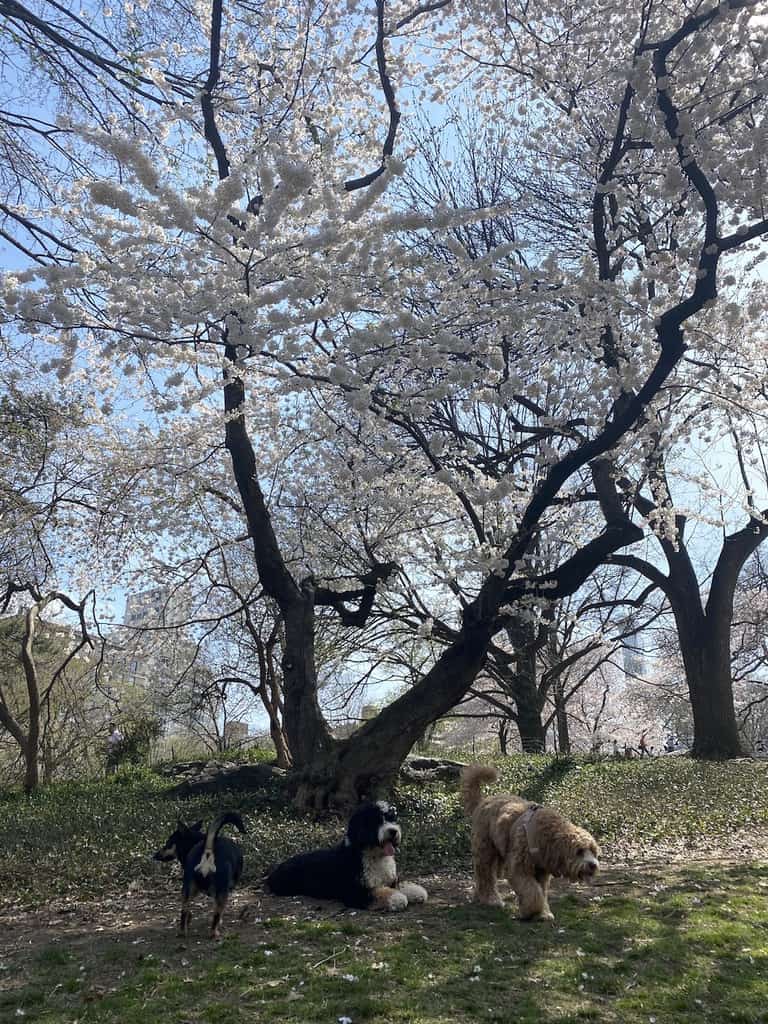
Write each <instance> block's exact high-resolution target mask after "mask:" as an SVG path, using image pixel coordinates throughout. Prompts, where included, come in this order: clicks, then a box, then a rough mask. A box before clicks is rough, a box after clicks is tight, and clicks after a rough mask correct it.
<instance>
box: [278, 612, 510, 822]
mask: <svg viewBox="0 0 768 1024" xmlns="http://www.w3.org/2000/svg"><path fill="white" fill-rule="evenodd" d="M286 634H287V631H286ZM490 639H491V630H490V629H489V628H487V627H484V628H471V627H469V626H465V627H464V631H463V636H462V638H461V640H458V641H456V643H454V644H453V645H452V646H451V647H449V648H447V649H446V650H445V651H444V652H443V654H442V655H441V656H440V657H439V658H438V659H437V661H436V662H435V664H434V665H433V667H432V668H431V669H430V671H429V672H428V673H427V674H426V675H425V676H424V677H423V678H422V679H421V680H420V681H419V682H418V683H416V685H415V686H413V687H411V688H410V689H409V690H407V691H406V692H405V693H404V694H403V695H402V696H401V697H398V699H397V700H395V701H393V702H392V704H389V705H388V706H387V707H385V708H384V709H383V710H382V711H380V712H379V714H378V715H376V717H375V718H372V719H370V720H369V721H367V722H365V723H364V724H363V725H362V726H361V727H360V728H359V729H358V730H357V731H356V732H354V733H353V734H352V735H351V736H350V737H349V738H348V739H345V740H334V739H330V742H329V743H326V744H324V745H322V746H321V745H318V746H317V748H316V752H315V755H314V757H312V758H311V760H310V761H309V763H307V764H306V765H305V766H301V769H300V772H299V785H298V790H297V793H296V803H297V804H298V806H299V807H301V808H304V809H307V810H314V811H318V810H324V809H326V808H329V807H337V808H347V807H349V806H353V805H354V804H356V803H357V802H358V801H360V800H362V799H376V798H378V797H379V796H384V795H386V794H387V793H388V792H389V790H390V789H391V787H392V785H393V784H394V781H395V778H396V776H397V773H398V771H399V769H400V765H401V764H402V763H403V761H404V760H405V758H406V757H407V755H408V754H409V753H410V752H411V750H412V748H413V747H414V745H415V744H416V742H417V741H418V740H419V738H420V737H421V736H422V735H423V733H424V730H425V729H426V728H427V726H428V725H430V723H432V722H434V721H435V720H436V719H437V718H440V717H441V716H442V715H444V714H447V712H448V711H450V710H451V708H453V707H455V705H456V704H457V703H458V702H459V700H460V699H461V698H462V697H463V696H464V694H465V693H466V691H467V690H468V689H469V687H470V685H471V683H472V681H473V680H474V679H475V677H476V676H477V674H478V672H479V671H480V669H481V668H482V665H483V662H484V660H485V656H486V652H487V650H488V644H489V643H490ZM287 708H288V705H287V691H286V718H287ZM299 711H300V707H299ZM312 716H313V712H312V710H311V709H310V712H309V719H310V725H309V728H310V729H311V727H312V726H311V719H312ZM292 749H293V748H292ZM294 765H295V766H296V767H299V766H297V765H296V762H295V761H294Z"/></svg>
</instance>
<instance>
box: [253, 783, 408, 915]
mask: <svg viewBox="0 0 768 1024" xmlns="http://www.w3.org/2000/svg"><path fill="white" fill-rule="evenodd" d="M399 845H400V826H399V825H398V823H397V816H396V814H395V810H394V808H393V807H390V806H389V804H387V803H385V802H384V801H383V800H382V801H379V802H378V803H366V804H362V805H361V806H360V807H358V809H357V810H356V811H355V813H354V814H353V815H352V817H351V818H350V819H349V824H348V825H347V833H346V835H345V836H344V839H342V841H341V842H340V843H339V844H338V845H337V846H333V847H331V848H330V849H326V850H310V851H309V852H308V853H300V854H297V856H295V857H291V858H290V860H287V861H285V862H284V863H282V864H279V865H278V866H277V867H276V868H274V869H273V871H272V872H271V873H270V874H269V875H267V877H266V879H265V881H266V884H267V887H268V888H269V889H270V890H271V891H272V892H273V893H274V894H275V895H276V896H311V897H314V898H316V899H325V900H340V901H341V902H342V903H344V904H346V906H348V907H359V908H360V909H368V910H404V909H405V908H406V907H407V906H408V904H409V903H425V902H426V900H427V892H426V889H423V888H422V887H421V886H420V885H416V884H414V883H413V882H401V881H400V880H399V879H398V877H397V864H396V861H395V855H396V852H397V848H398V846H399Z"/></svg>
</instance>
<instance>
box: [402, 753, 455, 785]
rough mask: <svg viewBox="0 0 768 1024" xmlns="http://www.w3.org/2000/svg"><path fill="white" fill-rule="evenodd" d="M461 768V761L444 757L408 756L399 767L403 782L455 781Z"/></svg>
mask: <svg viewBox="0 0 768 1024" xmlns="http://www.w3.org/2000/svg"><path fill="white" fill-rule="evenodd" d="M462 768H466V765H465V764H464V763H463V762H461V761H451V760H449V759H448V758H445V757H418V756H414V757H409V758H407V759H406V761H405V763H404V764H403V766H402V767H401V769H400V778H401V779H402V780H403V781H405V782H416V783H424V782H457V781H458V779H459V777H460V775H461V770H462Z"/></svg>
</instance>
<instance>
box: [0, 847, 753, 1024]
mask: <svg viewBox="0 0 768 1024" xmlns="http://www.w3.org/2000/svg"><path fill="white" fill-rule="evenodd" d="M606 881H607V884H606V885H605V886H596V887H594V888H593V889H588V890H587V889H580V888H573V887H565V886H562V887H559V888H558V891H557V893H556V894H555V896H554V898H553V909H554V911H555V914H556V916H557V920H556V921H555V923H554V925H550V924H523V923H521V922H519V921H518V920H516V919H515V917H514V911H513V907H512V906H511V905H510V906H509V907H505V908H485V907H478V906H475V905H472V904H468V903H463V904H454V905H450V903H448V904H446V902H445V901H446V900H458V899H460V898H462V893H463V892H465V891H466V890H465V889H463V888H462V889H461V890H458V889H457V888H456V887H454V888H453V889H451V888H449V887H448V886H445V887H444V889H443V892H442V896H441V899H442V900H443V903H442V904H441V903H440V902H439V901H438V902H436V903H435V904H432V905H429V904H428V905H427V906H425V907H423V908H422V907H419V908H414V909H413V911H412V912H411V910H409V911H407V912H406V913H405V914H403V915H389V916H386V917H382V916H379V915H373V914H350V913H348V912H342V913H340V914H331V915H328V914H327V913H325V914H319V915H318V914H317V913H314V912H313V908H312V907H311V906H310V905H307V904H303V903H295V904H290V905H288V904H286V903H285V902H284V901H283V902H282V903H281V902H280V901H275V900H271V899H269V898H262V900H261V903H260V913H261V914H262V915H263V916H262V917H261V918H260V919H258V920H257V921H255V922H253V923H250V924H247V925H240V924H238V923H237V921H236V918H235V917H234V916H233V917H232V919H231V923H230V931H229V934H228V936H227V938H226V939H225V941H224V942H223V943H221V944H219V945H212V944H210V943H209V942H207V941H206V940H205V939H204V938H203V933H202V931H201V933H200V935H197V936H195V939H194V940H193V941H191V942H190V943H189V944H188V945H187V946H182V945H180V944H179V943H178V941H177V940H175V939H173V932H172V919H170V918H169V919H168V920H167V921H165V922H164V923H163V925H162V926H161V925H159V924H158V925H157V926H152V927H146V926H145V927H144V928H143V930H142V929H141V928H138V929H133V930H129V931H120V932H115V931H109V930H107V931H106V932H104V931H102V932H101V935H100V936H99V935H98V934H96V932H97V929H93V930H92V932H91V935H90V939H89V938H88V937H87V936H86V935H85V933H83V934H81V936H80V941H72V942H66V943H65V942H60V943H58V944H57V945H49V946H48V947H43V948H41V949H39V950H38V952H37V954H35V955H34V956H32V957H31V958H30V957H28V958H27V962H26V964H25V965H24V969H20V970H15V976H16V978H17V980H18V981H19V982H21V987H19V988H17V990H16V991H15V992H12V993H9V994H7V995H6V996H0V1009H3V1010H5V1011H6V1012H9V1019H11V1017H12V1016H13V1014H14V1013H15V1010H16V1009H17V1008H21V1009H23V1010H24V1016H25V1018H26V1019H27V1020H30V1021H32V1020H34V1021H36V1022H40V1024H54V1022H56V1021H65V1020H73V1019H75V1018H77V1019H78V1020H80V1021H81V1022H83V1024H90V1022H99V1024H101V1022H104V1024H107V1022H114V1024H117V1022H119V1024H145V1022H146V1021H147V1020H152V1019H163V1020H169V1021H173V1022H177V1021H181V1020H184V1021H189V1022H194V1024H203V1022H207V1021H211V1022H216V1024H229V1022H232V1024H245V1022H246V1021H247V1022H249V1024H266V1022H268V1021H269V1022H271V1021H281V1022H284V1024H309V1022H320V1021H330V1022H333V1021H336V1020H338V1019H339V1018H340V1017H348V1018H350V1019H351V1020H352V1021H353V1022H354V1024H459V1022H461V1024H464V1022H477V1021H491V1022H495V1024H502V1022H504V1024H506V1022H512V1021H515V1022H517V1024H534V1022H536V1024H576V1022H579V1021H590V1020H592V1021H597V1022H600V1024H615V1022H616V1021H622V1022H626V1024H641V1022H642V1024H647V1022H648V1020H649V1018H650V1017H652V1016H655V1017H656V1018H657V1019H658V1020H659V1021H664V1022H665V1024H700V1022H701V1021H702V1020H703V1019H707V1020H710V1021H717V1022H719V1021H736V1022H737V1024H747V1022H748V1024H763V1022H765V1021H768V1015H767V1013H766V1010H767V1008H768V991H767V990H766V986H767V985H768V982H766V980H765V979H766V977H768V972H766V971H765V967H766V960H767V959H768V923H767V922H768V868H765V867H758V866H750V867H746V866H740V867H723V866H716V867H714V868H712V869H709V870H704V869H701V868H697V869H695V870H693V869H691V870H688V869H681V870H677V871H674V872H669V873H668V874H667V873H664V874H654V873H653V872H649V871H644V872H642V873H640V872H638V873H637V874H635V875H634V876H633V875H632V873H631V872H623V873H621V876H620V877H618V878H616V879H614V878H610V877H609V878H608V879H607V880H606ZM462 885H463V883H462ZM206 909H207V908H206ZM202 913H203V910H202V905H201V908H200V913H199V915H198V919H197V921H198V924H197V927H199V928H201V929H202V922H201V921H200V916H202ZM174 916H175V915H174ZM73 938H74V936H73ZM137 939H141V942H139V943H137ZM19 967H21V964H20V965H19ZM25 973H26V979H25V978H24V975H25Z"/></svg>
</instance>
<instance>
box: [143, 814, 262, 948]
mask: <svg viewBox="0 0 768 1024" xmlns="http://www.w3.org/2000/svg"><path fill="white" fill-rule="evenodd" d="M225 825H234V826H235V828H237V829H238V831H240V832H241V833H244V832H245V826H244V825H243V820H242V818H241V817H240V815H239V814H235V813H234V812H233V811H228V812H227V813H226V814H222V815H220V816H219V817H218V818H216V819H215V821H212V822H211V824H210V826H209V828H208V831H207V832H203V830H202V829H203V823H202V821H196V822H195V824H194V825H185V824H184V822H183V821H179V822H178V824H177V827H176V831H175V832H173V833H172V834H171V835H170V836H169V837H168V839H167V840H166V841H165V845H164V846H163V847H161V849H159V850H158V851H157V853H156V854H155V855H154V859H155V860H161V861H172V860H178V861H179V863H180V864H181V866H182V868H183V871H184V878H183V882H182V887H181V920H180V921H179V934H180V935H182V936H183V937H184V938H186V937H187V936H188V935H189V923H190V921H191V920H192V911H191V910H190V909H189V904H190V902H191V901H192V899H193V898H194V897H195V896H196V895H197V893H198V892H204V893H206V894H207V895H208V896H212V897H213V902H214V910H213V918H212V920H211V938H212V939H218V938H219V936H220V934H221V918H222V915H223V913H224V908H225V907H226V905H227V900H228V899H229V895H230V893H231V892H232V890H233V889H234V888H235V886H236V885H237V883H238V881H239V880H240V876H241V875H242V873H243V852H242V850H241V849H240V847H239V846H238V845H237V843H233V842H232V840H231V839H227V838H226V836H223V837H221V838H219V831H220V829H222V828H223V827H224V826H225Z"/></svg>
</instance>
